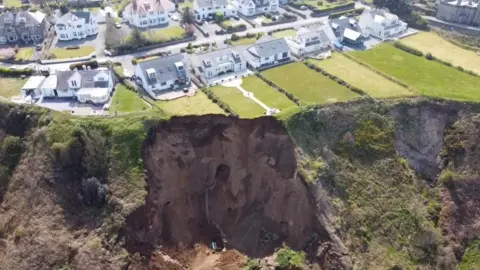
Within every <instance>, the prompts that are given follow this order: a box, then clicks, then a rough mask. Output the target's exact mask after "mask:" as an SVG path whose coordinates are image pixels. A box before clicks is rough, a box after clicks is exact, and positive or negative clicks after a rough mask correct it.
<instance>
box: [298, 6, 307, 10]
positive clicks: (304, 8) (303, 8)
mask: <svg viewBox="0 0 480 270" xmlns="http://www.w3.org/2000/svg"><path fill="white" fill-rule="evenodd" d="M300 9H301V10H307V9H308V8H307V7H306V6H301V7H300Z"/></svg>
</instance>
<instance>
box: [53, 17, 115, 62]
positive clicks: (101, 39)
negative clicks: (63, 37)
mask: <svg viewBox="0 0 480 270" xmlns="http://www.w3.org/2000/svg"><path fill="white" fill-rule="evenodd" d="M106 28H107V26H106V24H99V25H98V34H96V35H94V36H89V37H87V38H85V39H80V40H69V41H60V40H58V35H56V36H55V38H54V40H53V43H52V47H51V48H65V47H68V46H92V47H94V48H95V52H96V53H97V56H103V55H104V53H103V51H104V50H105V31H106Z"/></svg>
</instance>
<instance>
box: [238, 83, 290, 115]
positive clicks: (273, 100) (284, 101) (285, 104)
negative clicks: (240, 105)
mask: <svg viewBox="0 0 480 270" xmlns="http://www.w3.org/2000/svg"><path fill="white" fill-rule="evenodd" d="M242 87H243V88H244V89H245V90H247V91H250V92H252V93H253V95H254V96H255V97H256V98H258V99H260V101H262V102H263V103H265V104H266V105H267V106H269V107H270V108H277V109H280V110H284V109H287V108H289V107H295V106H297V105H296V104H295V103H293V101H291V100H290V99H288V98H287V97H286V96H285V95H284V94H282V93H280V92H278V91H277V90H275V89H273V88H272V87H270V86H269V85H268V84H267V83H265V82H264V81H262V80H261V79H259V78H258V77H257V76H249V77H247V78H244V79H243V82H242Z"/></svg>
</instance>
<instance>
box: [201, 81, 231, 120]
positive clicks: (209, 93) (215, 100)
mask: <svg viewBox="0 0 480 270" xmlns="http://www.w3.org/2000/svg"><path fill="white" fill-rule="evenodd" d="M200 89H201V90H202V92H203V93H205V95H207V97H208V98H209V99H210V100H211V101H212V102H213V103H215V104H217V105H218V107H220V108H222V110H224V111H225V112H226V113H228V114H230V115H231V116H233V117H236V118H238V114H236V113H235V112H234V111H233V110H232V108H230V107H229V106H228V105H227V104H226V103H225V102H223V101H222V100H221V99H220V98H218V97H217V96H216V95H215V94H214V93H213V92H212V91H211V90H210V89H209V88H208V87H202V88H200Z"/></svg>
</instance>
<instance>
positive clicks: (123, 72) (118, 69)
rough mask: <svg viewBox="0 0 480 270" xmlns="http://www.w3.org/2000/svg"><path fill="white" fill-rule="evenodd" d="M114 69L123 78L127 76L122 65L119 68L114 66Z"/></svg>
mask: <svg viewBox="0 0 480 270" xmlns="http://www.w3.org/2000/svg"><path fill="white" fill-rule="evenodd" d="M113 69H114V70H115V71H116V72H118V74H120V75H122V76H125V69H124V68H123V66H122V65H118V66H116V65H115V66H113Z"/></svg>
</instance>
